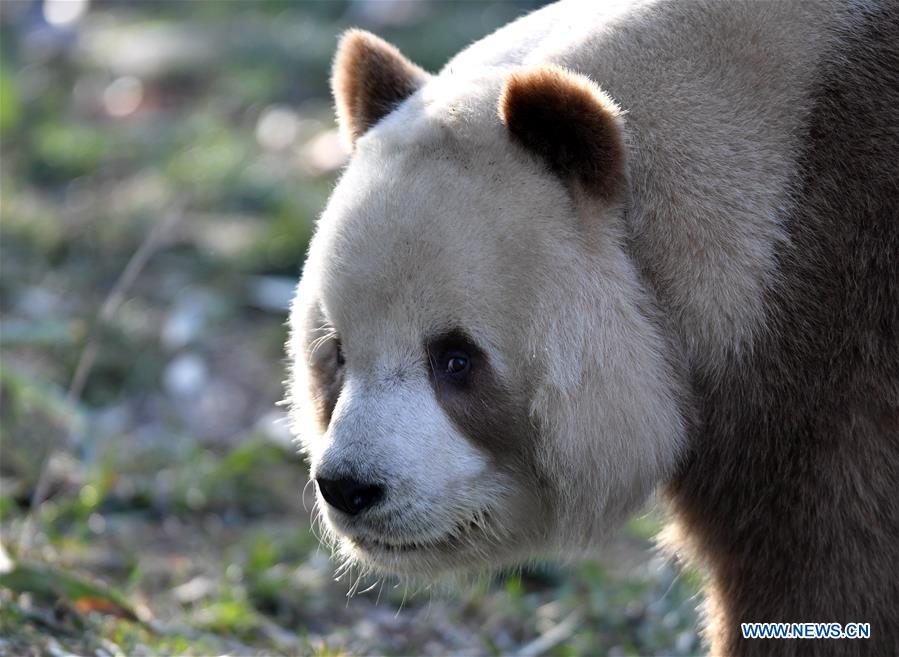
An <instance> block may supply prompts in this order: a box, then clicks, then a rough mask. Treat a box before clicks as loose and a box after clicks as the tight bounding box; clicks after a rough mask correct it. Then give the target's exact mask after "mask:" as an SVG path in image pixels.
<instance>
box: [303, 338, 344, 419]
mask: <svg viewBox="0 0 899 657" xmlns="http://www.w3.org/2000/svg"><path fill="white" fill-rule="evenodd" d="M306 335H307V342H306V365H307V367H308V368H309V387H310V393H311V397H312V400H313V403H314V404H315V410H316V416H317V417H318V421H319V429H320V430H321V431H325V430H326V429H327V428H328V425H329V424H330V423H331V415H333V413H334V407H335V406H336V405H337V400H338V399H339V398H340V391H341V390H342V389H343V379H344V374H343V372H344V364H345V359H344V355H343V348H342V346H341V344H340V338H339V337H338V335H337V332H336V331H335V330H334V328H333V327H332V326H330V325H328V324H327V323H324V322H321V321H318V322H316V323H315V325H314V327H313V328H311V329H310V330H309V331H308V332H307V334H306Z"/></svg>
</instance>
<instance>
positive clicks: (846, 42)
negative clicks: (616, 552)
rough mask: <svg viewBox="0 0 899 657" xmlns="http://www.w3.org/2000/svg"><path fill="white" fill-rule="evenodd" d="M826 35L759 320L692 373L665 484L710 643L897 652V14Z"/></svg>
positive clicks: (762, 650) (731, 650) (747, 650)
mask: <svg viewBox="0 0 899 657" xmlns="http://www.w3.org/2000/svg"><path fill="white" fill-rule="evenodd" d="M839 38H840V41H841V43H840V44H839V48H838V50H837V51H836V52H837V53H838V54H836V55H834V56H833V57H832V58H831V59H830V60H829V61H825V62H824V64H823V65H822V67H821V69H820V75H819V80H820V83H819V84H818V86H817V89H816V90H815V93H814V96H813V101H814V106H813V108H812V112H811V117H810V125H809V126H808V132H807V134H806V135H805V144H804V151H803V153H802V154H801V157H800V161H799V167H798V171H800V172H801V174H800V176H799V177H798V178H797V179H796V180H795V182H794V186H793V187H794V201H795V205H794V208H795V209H794V210H793V214H792V216H790V217H788V218H787V221H786V227H787V229H788V231H789V237H790V246H784V247H782V248H781V249H780V251H779V253H778V260H779V272H780V276H779V282H778V283H777V284H775V285H773V286H772V287H771V288H770V289H769V291H768V295H767V308H768V320H767V326H768V331H767V334H766V335H764V336H763V337H762V338H761V339H760V340H759V341H758V342H757V343H756V344H755V345H754V348H753V350H752V352H751V353H748V354H744V355H743V356H742V357H740V358H738V359H736V358H735V359H734V361H733V362H731V363H729V365H728V367H727V369H726V373H725V374H724V375H723V376H722V377H720V378H719V377H717V376H713V375H696V380H695V381H694V388H695V390H696V391H697V396H698V398H699V399H700V400H701V405H700V417H701V429H700V431H699V432H698V434H697V435H696V436H695V439H694V440H693V442H692V445H691V453H690V456H689V458H688V459H687V460H686V462H685V464H684V466H683V467H682V469H681V470H680V472H679V474H678V475H677V476H676V477H675V478H674V480H673V481H672V482H670V485H669V487H668V493H669V496H670V500H671V502H672V507H673V510H674V513H675V517H676V518H677V522H678V524H679V530H680V532H681V533H683V534H684V535H685V536H687V537H688V539H689V546H690V547H691V550H692V551H693V552H694V555H695V556H696V557H698V559H699V560H700V561H701V562H702V563H704V565H706V566H707V568H708V569H709V574H710V576H709V587H708V589H707V591H708V595H709V621H710V624H709V625H710V626H709V639H710V641H711V651H712V654H714V655H768V654H778V655H897V654H899V611H897V610H899V571H897V567H899V216H897V208H899V166H897V162H899V160H897V153H896V150H895V148H896V144H897V143H899V12H897V11H895V6H894V8H893V9H892V10H889V11H887V10H881V11H879V12H877V13H872V14H870V15H866V16H865V18H864V21H862V27H860V28H858V29H857V30H855V31H852V32H847V33H844V34H842V35H840V37H839ZM847 63H848V64H847ZM748 621H821V622H839V623H843V624H845V623H847V622H870V623H871V638H870V639H869V640H854V641H850V640H844V641H831V640H801V641H800V640H796V641H785V640H743V639H742V638H741V635H740V623H741V622H748Z"/></svg>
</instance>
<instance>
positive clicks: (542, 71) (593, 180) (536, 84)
mask: <svg viewBox="0 0 899 657" xmlns="http://www.w3.org/2000/svg"><path fill="white" fill-rule="evenodd" d="M499 115H500V118H501V119H502V122H503V123H504V124H505V126H506V127H507V128H508V130H509V133H510V134H511V135H512V137H513V139H515V140H516V141H517V142H519V143H520V144H521V145H522V146H524V147H525V148H527V149H528V150H530V151H532V152H533V153H536V154H537V155H539V156H540V157H541V158H542V159H543V160H544V161H545V162H546V163H547V164H548V165H549V168H550V169H552V171H553V172H555V173H556V174H557V175H558V176H560V177H561V178H562V179H563V180H564V181H565V182H567V183H569V184H571V183H574V184H576V185H578V186H579V187H580V188H581V189H582V190H583V191H585V192H587V193H588V194H591V195H593V196H598V197H600V198H603V199H612V198H614V197H616V196H617V195H618V194H619V193H621V192H622V191H623V189H624V157H625V150H624V139H623V136H622V130H621V125H620V123H619V122H620V119H619V116H620V110H619V109H618V106H617V105H616V104H615V103H614V101H612V100H611V98H609V97H608V96H607V95H606V94H605V93H604V92H603V91H602V90H600V88H599V87H598V86H596V84H594V83H593V82H592V81H590V80H589V79H588V78H586V77H585V76H583V75H579V74H577V73H572V72H570V71H566V70H564V69H561V68H556V67H553V66H545V67H539V68H533V69H525V70H521V71H517V72H515V73H513V74H512V75H510V76H509V79H508V80H507V81H506V84H505V87H504V88H503V91H502V94H501V95H500V99H499Z"/></svg>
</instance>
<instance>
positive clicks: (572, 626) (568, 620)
mask: <svg viewBox="0 0 899 657" xmlns="http://www.w3.org/2000/svg"><path fill="white" fill-rule="evenodd" d="M580 620H581V616H580V613H578V612H576V611H575V612H572V613H571V614H569V615H568V616H566V617H565V619H564V620H562V621H561V622H560V623H558V624H557V625H554V626H552V627H551V628H550V629H549V630H547V631H546V632H544V633H543V634H541V635H540V636H538V637H537V638H536V639H534V640H533V641H531V642H530V643H527V644H525V645H523V646H522V647H521V648H520V649H519V650H518V652H516V653H515V657H537V656H538V655H542V654H543V653H545V652H547V651H548V650H550V649H552V648H554V647H555V646H557V645H559V644H560V643H562V642H563V641H565V640H566V639H568V638H569V637H571V635H572V634H574V631H575V630H576V629H577V626H578V623H580Z"/></svg>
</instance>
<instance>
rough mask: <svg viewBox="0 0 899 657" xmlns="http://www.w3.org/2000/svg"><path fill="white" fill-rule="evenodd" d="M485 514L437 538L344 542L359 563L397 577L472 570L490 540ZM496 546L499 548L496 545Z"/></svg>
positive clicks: (364, 538)
mask: <svg viewBox="0 0 899 657" xmlns="http://www.w3.org/2000/svg"><path fill="white" fill-rule="evenodd" d="M486 520H487V516H486V514H485V513H481V514H476V515H472V516H471V517H470V518H469V519H468V520H464V521H460V522H459V523H457V524H456V525H455V526H454V527H453V528H452V529H451V530H450V531H448V532H446V533H444V534H442V535H440V536H438V537H436V538H433V537H427V538H412V537H401V536H396V537H394V536H390V537H384V536H377V537H372V536H345V537H344V543H345V545H346V547H347V548H349V552H350V553H351V554H352V555H353V557H354V558H355V559H357V560H358V561H359V562H361V563H363V564H365V565H367V566H371V567H373V568H374V569H376V570H382V571H385V572H387V573H390V574H394V575H417V574H425V573H428V574H434V573H435V571H451V570H454V569H456V568H459V567H470V566H471V564H472V560H473V559H474V558H475V554H477V553H480V552H482V551H483V547H484V546H486V545H487V544H489V543H491V542H492V541H490V540H489V536H490V534H489V529H487V528H486V527H485V525H484V523H485V521H486ZM494 547H496V546H494Z"/></svg>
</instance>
